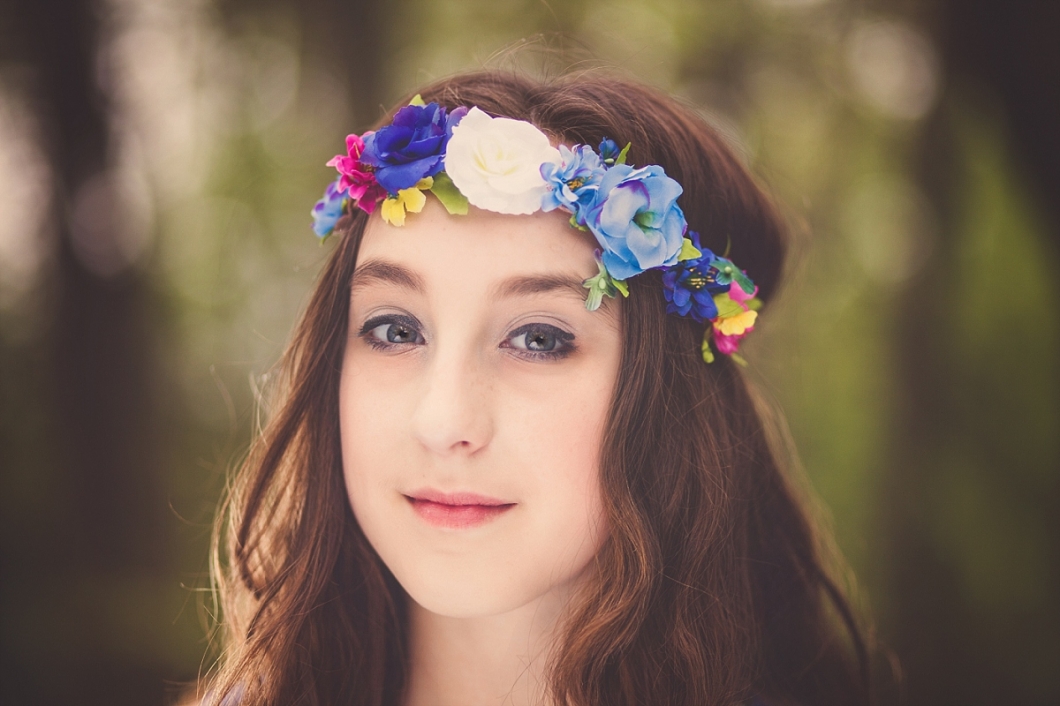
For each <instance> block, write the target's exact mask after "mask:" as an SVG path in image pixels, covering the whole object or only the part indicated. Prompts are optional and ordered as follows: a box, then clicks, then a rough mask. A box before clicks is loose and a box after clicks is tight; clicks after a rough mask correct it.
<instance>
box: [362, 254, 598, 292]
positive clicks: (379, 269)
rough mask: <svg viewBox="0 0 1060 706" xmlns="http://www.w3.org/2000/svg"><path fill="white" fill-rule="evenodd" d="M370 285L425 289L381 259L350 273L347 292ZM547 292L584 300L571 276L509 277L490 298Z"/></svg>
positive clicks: (579, 285)
mask: <svg viewBox="0 0 1060 706" xmlns="http://www.w3.org/2000/svg"><path fill="white" fill-rule="evenodd" d="M374 283H381V284H392V285H396V286H398V287H402V288H404V289H408V290H410V291H413V292H417V293H422V292H424V291H425V290H426V286H425V284H424V281H423V278H422V277H420V276H419V275H418V274H416V273H415V272H413V271H412V270H410V269H408V268H406V267H403V266H402V265H398V264H396V263H393V262H387V261H385V260H368V261H367V262H365V263H364V264H362V265H359V266H358V267H357V269H356V270H355V271H354V273H353V278H352V280H351V285H350V287H351V290H357V289H361V288H363V287H367V286H369V285H371V284H374ZM549 292H563V293H564V294H570V295H572V296H575V297H577V298H578V299H585V287H584V286H582V279H581V278H580V277H577V276H574V275H525V276H520V277H512V278H510V279H507V280H505V281H504V282H501V283H500V284H499V285H497V286H496V287H494V288H493V291H492V292H491V293H490V294H491V296H494V297H499V298H508V297H521V296H522V297H525V296H532V295H534V294H547V293H549Z"/></svg>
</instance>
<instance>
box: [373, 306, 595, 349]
mask: <svg viewBox="0 0 1060 706" xmlns="http://www.w3.org/2000/svg"><path fill="white" fill-rule="evenodd" d="M390 326H403V327H405V329H406V330H407V331H409V332H412V333H415V334H416V339H417V340H415V341H407V342H396V341H387V340H384V339H382V338H380V337H378V336H376V335H375V332H376V330H378V329H381V328H383V327H387V328H389V327H390ZM420 326H421V324H420V322H419V321H417V320H416V319H414V318H413V317H411V316H402V315H399V314H386V315H383V316H374V317H372V318H371V319H368V321H365V322H364V325H363V326H361V330H360V331H359V332H358V334H357V335H358V336H360V337H361V338H363V339H364V341H365V343H367V344H368V345H370V346H371V347H372V348H375V349H376V350H386V351H393V350H395V349H397V348H402V347H404V346H408V345H422V344H423V343H424V340H423V334H422V333H421V332H420ZM531 333H537V334H538V335H542V334H543V335H545V336H550V337H552V338H553V339H554V340H555V343H554V344H553V346H554V349H553V350H547V351H541V350H538V351H535V350H530V349H529V348H528V346H529V345H530V342H529V341H525V340H524V343H523V346H521V347H519V346H515V345H512V343H511V341H512V340H513V339H516V338H518V337H520V336H528V335H529V334H531ZM381 335H382V336H383V337H385V336H386V331H382V332H381ZM500 347H501V348H508V349H511V350H513V351H515V352H516V355H518V356H520V357H522V358H526V359H529V360H560V359H562V358H566V357H567V356H569V355H570V354H571V353H573V352H574V351H575V350H577V346H575V344H574V334H572V333H569V332H567V331H564V330H563V329H561V328H558V327H556V326H552V325H550V324H543V323H531V324H523V325H522V326H520V327H519V328H517V329H515V330H514V331H512V332H511V333H509V334H508V336H507V338H505V339H504V341H503V342H502V343H501V346H500Z"/></svg>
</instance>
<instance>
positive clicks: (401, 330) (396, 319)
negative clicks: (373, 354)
mask: <svg viewBox="0 0 1060 706" xmlns="http://www.w3.org/2000/svg"><path fill="white" fill-rule="evenodd" d="M359 335H360V336H361V337H362V338H364V340H365V341H367V342H368V344H369V345H371V346H375V347H377V348H391V347H394V346H401V345H406V344H409V345H421V344H423V343H424V340H423V334H422V333H421V332H420V322H419V321H416V319H414V318H412V317H411V316H400V315H395V314H391V315H387V316H376V317H373V318H371V319H369V320H368V321H366V322H365V323H364V326H362V327H361V331H360V334H359Z"/></svg>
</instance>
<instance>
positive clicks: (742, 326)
mask: <svg viewBox="0 0 1060 706" xmlns="http://www.w3.org/2000/svg"><path fill="white" fill-rule="evenodd" d="M757 318H758V312H757V311H741V312H740V313H739V314H736V315H735V316H726V317H725V318H723V319H717V320H716V321H715V322H714V328H715V329H717V330H718V331H719V332H721V333H722V334H724V335H726V336H742V335H743V334H745V333H747V329H749V328H752V327H753V326H754V325H755V319H757Z"/></svg>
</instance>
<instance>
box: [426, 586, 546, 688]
mask: <svg viewBox="0 0 1060 706" xmlns="http://www.w3.org/2000/svg"><path fill="white" fill-rule="evenodd" d="M565 605H566V600H557V597H556V596H551V595H550V596H544V597H541V598H538V599H537V600H535V601H533V602H531V603H528V604H526V605H524V606H520V607H519V608H516V609H515V610H512V611H509V612H506V613H500V614H497V615H489V616H481V617H468V618H452V617H447V616H442V615H438V614H437V613H432V612H430V611H428V610H426V609H425V608H423V607H421V606H420V605H418V604H417V603H416V602H415V601H413V600H411V599H409V623H410V625H409V627H410V640H409V644H410V651H411V655H410V657H411V664H410V670H409V681H408V691H407V696H406V701H405V703H406V706H493V705H494V704H496V705H497V706H500V705H502V704H503V706H544V705H545V704H548V703H549V697H548V694H547V686H548V685H547V678H548V675H547V669H548V663H549V658H550V657H551V653H552V647H553V646H554V642H555V637H556V631H557V627H558V624H559V622H560V616H561V613H562V610H563V608H564V606H565Z"/></svg>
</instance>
